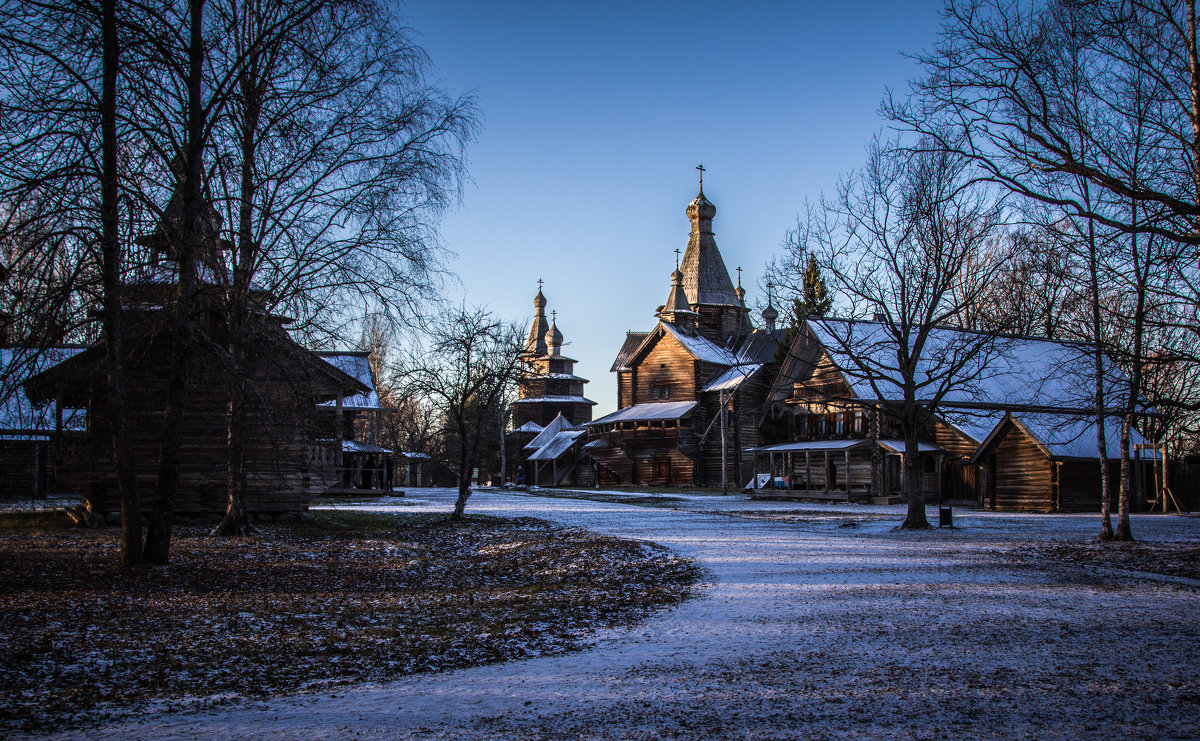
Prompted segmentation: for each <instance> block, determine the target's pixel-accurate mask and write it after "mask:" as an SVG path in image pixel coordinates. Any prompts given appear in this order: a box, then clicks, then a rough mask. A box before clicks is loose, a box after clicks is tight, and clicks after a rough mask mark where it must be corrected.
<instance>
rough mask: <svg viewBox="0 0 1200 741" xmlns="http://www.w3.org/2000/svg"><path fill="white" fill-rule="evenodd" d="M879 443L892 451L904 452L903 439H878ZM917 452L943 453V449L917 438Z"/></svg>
mask: <svg viewBox="0 0 1200 741" xmlns="http://www.w3.org/2000/svg"><path fill="white" fill-rule="evenodd" d="M879 444H880V445H881V446H882V447H883V448H884V449H886V450H889V451H891V452H893V453H903V452H904V441H903V440H880V441H879ZM917 452H919V453H944V452H945V450H943V449H942V448H940V447H938V446H937V445H934V444H933V443H927V442H922V441H920V440H918V441H917Z"/></svg>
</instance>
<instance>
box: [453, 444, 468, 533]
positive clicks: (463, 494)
mask: <svg viewBox="0 0 1200 741" xmlns="http://www.w3.org/2000/svg"><path fill="white" fill-rule="evenodd" d="M462 446H463V450H462V454H461V455H460V456H459V458H458V465H459V474H458V499H456V500H455V501H454V512H453V513H452V514H451V515H450V519H451V520H454V521H455V522H458V521H460V520H462V518H463V512H464V510H466V508H467V499H468V498H470V496H471V469H470V468H469V466H470V464H471V461H470V455H469V454H468V453H467V442H466V440H463V441H462Z"/></svg>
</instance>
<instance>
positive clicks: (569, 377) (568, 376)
mask: <svg viewBox="0 0 1200 741" xmlns="http://www.w3.org/2000/svg"><path fill="white" fill-rule="evenodd" d="M544 379H553V380H556V381H583V382H584V383H588V380H587V379H586V378H580V377H579V376H577V375H575V374H574V373H542V374H539V375H536V376H534V375H529V376H525V380H528V381H540V380H544Z"/></svg>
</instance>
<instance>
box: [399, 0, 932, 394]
mask: <svg viewBox="0 0 1200 741" xmlns="http://www.w3.org/2000/svg"><path fill="white" fill-rule="evenodd" d="M941 4H942V3H941V0H921V1H919V2H917V1H914V2H870V1H868V2H855V3H851V2H846V3H823V2H821V3H817V2H812V3H810V2H754V1H753V0H748V1H745V2H740V3H732V2H704V1H695V2H674V1H671V2H665V1H664V2H655V1H653V0H646V1H645V2H627V1H624V0H617V1H614V2H605V3H583V2H552V1H550V0H529V1H524V0H520V1H518V0H514V1H512V2H502V1H500V0H493V1H492V2H488V1H486V0H407V2H405V3H404V5H403V6H402V8H401V12H402V13H403V15H404V16H405V17H406V18H407V20H408V22H409V24H410V25H411V26H412V27H413V28H414V29H415V30H416V31H417V32H418V34H417V38H418V40H419V42H420V43H421V44H422V45H423V46H424V47H425V49H426V51H428V52H429V54H430V56H431V57H432V60H433V64H434V66H435V69H434V70H433V73H432V75H431V80H432V81H433V82H435V83H437V84H438V85H440V86H441V87H443V88H445V89H447V90H449V91H451V92H453V93H458V94H461V93H467V92H472V93H473V94H474V95H475V96H476V98H477V100H478V103H479V107H480V111H481V113H482V121H481V124H482V128H481V132H480V135H479V137H478V140H477V141H476V142H474V143H473V144H472V145H471V146H470V148H469V149H468V151H467V159H468V163H469V174H470V178H471V180H470V182H468V183H467V185H466V187H465V190H464V193H463V202H462V204H461V205H460V206H459V207H458V208H456V209H454V210H453V211H452V212H450V213H449V214H447V215H446V217H445V219H444V221H443V222H442V224H441V235H442V241H443V243H444V244H445V246H446V247H447V248H448V249H450V250H451V251H452V252H454V253H455V255H456V257H455V258H454V259H453V260H451V262H450V268H451V269H452V270H453V271H454V272H456V273H457V274H458V276H459V279H460V281H461V282H460V283H459V284H458V285H457V286H453V287H452V288H451V296H450V298H452V299H461V300H464V301H465V302H466V303H467V304H469V305H484V306H487V307H488V308H490V309H492V310H493V311H494V312H496V313H497V314H498V315H500V316H503V317H505V318H509V319H513V320H519V321H522V322H527V321H528V320H529V319H530V318H531V317H532V312H533V296H534V294H535V293H536V292H537V280H538V279H539V278H540V279H542V280H544V281H545V287H544V289H543V292H544V293H545V295H546V298H547V300H548V302H549V306H548V310H556V311H557V312H558V326H559V328H560V329H561V330H562V332H563V334H564V336H565V339H566V343H567V345H566V347H565V348H564V352H565V353H566V354H567V355H569V356H570V357H573V358H575V359H577V360H578V361H579V363H578V364H577V366H576V373H577V374H578V375H581V376H583V377H585V378H589V379H591V383H589V384H588V385H587V389H586V391H587V395H588V397H589V398H591V399H593V400H594V401H596V402H598V404H597V406H596V408H595V413H596V415H597V416H599V415H601V414H605V413H607V412H610V411H613V410H614V409H615V408H616V378H615V374H612V373H610V372H609V367H610V366H611V364H612V360H613V357H614V356H615V355H616V353H617V350H618V349H619V348H620V347H621V343H622V342H623V341H624V337H625V332H626V331H627V330H636V331H645V330H649V329H651V328H652V327H653V326H654V323H655V319H654V316H653V315H654V311H655V309H656V308H657V307H658V306H659V305H661V304H662V303H663V301H664V300H665V299H666V297H667V292H668V290H669V289H670V273H671V271H672V270H673V269H674V260H675V253H674V250H675V249H677V248H678V249H680V250H682V249H683V248H684V247H686V246H687V238H688V231H689V224H688V220H687V217H686V216H685V215H684V208H685V207H686V206H687V204H688V202H689V201H691V200H692V198H694V197H695V195H696V191H697V181H696V176H697V171H696V170H695V169H694V168H695V166H696V165H697V164H699V163H701V162H703V164H704V167H705V175H704V192H705V195H706V196H707V197H708V198H709V199H710V200H711V201H712V202H713V203H714V204H715V205H716V207H717V216H716V219H715V220H714V222H713V231H714V232H715V233H716V239H717V245H718V246H719V247H720V250H721V254H722V256H723V257H724V259H725V264H726V265H727V266H728V268H729V270H730V274H731V277H732V278H733V279H734V280H735V281H736V280H737V274H736V272H735V268H737V267H738V266H740V267H742V268H743V273H742V276H743V278H742V282H743V285H744V286H745V288H746V290H747V304H748V305H750V306H751V307H754V306H755V305H756V303H759V302H761V301H762V298H763V297H762V296H761V295H760V294H761V289H760V286H759V282H760V278H761V275H762V271H763V268H764V265H765V264H766V262H767V260H768V259H769V258H770V257H771V256H772V255H774V254H776V253H777V252H778V251H779V245H780V243H781V241H782V240H783V237H784V234H785V232H786V231H787V230H788V228H789V227H791V226H793V225H794V224H795V222H796V218H797V215H798V214H800V213H801V212H802V211H803V210H804V204H805V201H806V200H816V199H817V198H819V197H820V194H821V192H822V191H829V190H831V189H832V188H833V186H834V185H835V184H836V182H837V179H838V177H839V176H840V175H842V174H844V173H846V172H849V171H850V170H852V169H854V168H856V167H858V166H859V165H860V164H861V163H862V161H863V159H864V157H865V148H866V146H867V144H868V143H869V142H870V140H871V138H872V136H873V135H875V134H876V133H878V132H880V131H881V130H882V129H883V126H884V122H883V121H881V120H880V118H879V116H878V113H877V111H878V108H879V103H880V100H881V99H882V97H883V95H884V92H885V90H886V89H887V88H888V87H891V88H894V89H896V90H898V91H903V90H904V89H905V86H906V83H907V81H908V79H909V78H911V77H913V76H914V75H915V74H916V72H917V70H916V67H915V65H914V64H913V63H912V62H911V61H909V60H907V59H905V58H904V57H903V56H902V54H901V52H916V51H920V50H922V49H925V48H928V47H929V46H930V45H931V44H932V43H933V42H934V40H935V38H936V34H937V31H938V28H939V24H940V18H939V15H938V11H939V9H940V7H941ZM753 316H754V320H755V321H756V323H759V322H761V319H760V318H759V317H758V312H757V310H755V312H754V315H753ZM526 326H528V325H527V324H526Z"/></svg>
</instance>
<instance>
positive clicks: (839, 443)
mask: <svg viewBox="0 0 1200 741" xmlns="http://www.w3.org/2000/svg"><path fill="white" fill-rule="evenodd" d="M876 442H878V443H879V445H880V446H881V447H883V448H884V449H885V450H888V451H890V452H892V453H903V452H904V441H903V440H878V441H875V440H871V439H868V438H857V439H853V440H804V441H801V442H794V443H779V444H777V445H764V446H762V447H759V448H750V449H749V450H750V452H753V453H797V452H800V453H802V452H804V451H815V450H854V449H856V448H863V447H867V446H870V445H874V444H875V443H876ZM917 450H919V451H920V452H922V453H938V452H943V451H942V448H939V447H938V446H936V445H934V444H933V443H927V442H922V441H919V440H918V441H917Z"/></svg>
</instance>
